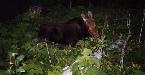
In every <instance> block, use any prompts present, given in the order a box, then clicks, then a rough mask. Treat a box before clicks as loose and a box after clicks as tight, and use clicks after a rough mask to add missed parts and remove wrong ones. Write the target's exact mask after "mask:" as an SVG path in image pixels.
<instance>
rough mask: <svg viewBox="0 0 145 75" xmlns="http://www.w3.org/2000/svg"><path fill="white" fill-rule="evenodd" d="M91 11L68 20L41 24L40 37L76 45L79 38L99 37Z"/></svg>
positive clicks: (40, 38)
mask: <svg viewBox="0 0 145 75" xmlns="http://www.w3.org/2000/svg"><path fill="white" fill-rule="evenodd" d="M96 28H97V27H96V23H95V21H94V19H93V15H92V12H91V11H88V13H82V14H81V17H75V18H73V19H71V20H69V21H66V22H61V23H60V22H57V23H47V24H43V25H40V26H39V30H38V39H39V40H41V41H42V40H43V41H44V40H45V41H46V40H47V41H52V42H54V43H59V44H65V45H72V46H73V45H75V44H76V43H77V41H78V40H80V39H83V38H85V37H89V36H92V37H94V38H98V37H99V33H98V31H97V29H96Z"/></svg>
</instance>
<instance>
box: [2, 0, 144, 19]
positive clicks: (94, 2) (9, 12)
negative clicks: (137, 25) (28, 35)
mask: <svg viewBox="0 0 145 75" xmlns="http://www.w3.org/2000/svg"><path fill="white" fill-rule="evenodd" d="M70 3H71V7H77V6H84V7H85V8H96V7H103V8H131V9H138V10H139V9H142V8H143V6H144V0H1V1H0V21H6V20H9V19H12V18H14V17H16V16H17V15H18V14H21V13H23V12H24V11H26V9H28V8H29V7H30V6H32V5H42V6H45V7H47V8H49V9H53V8H56V7H63V8H70Z"/></svg>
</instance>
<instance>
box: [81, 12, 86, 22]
mask: <svg viewBox="0 0 145 75" xmlns="http://www.w3.org/2000/svg"><path fill="white" fill-rule="evenodd" d="M81 17H82V18H83V20H84V21H86V15H85V14H84V13H82V14H81Z"/></svg>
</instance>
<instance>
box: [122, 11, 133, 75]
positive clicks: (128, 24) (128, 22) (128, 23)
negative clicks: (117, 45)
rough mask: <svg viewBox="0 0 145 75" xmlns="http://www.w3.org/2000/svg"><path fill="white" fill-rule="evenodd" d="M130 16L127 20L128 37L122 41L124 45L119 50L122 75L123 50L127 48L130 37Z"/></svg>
mask: <svg viewBox="0 0 145 75" xmlns="http://www.w3.org/2000/svg"><path fill="white" fill-rule="evenodd" d="M130 22H131V21H130V14H129V19H128V20H127V27H128V29H129V31H128V36H127V38H126V40H124V44H123V47H122V49H121V60H120V72H121V73H120V74H121V75H123V68H124V66H123V65H124V56H125V48H126V46H127V43H128V40H129V39H130V37H131V31H130Z"/></svg>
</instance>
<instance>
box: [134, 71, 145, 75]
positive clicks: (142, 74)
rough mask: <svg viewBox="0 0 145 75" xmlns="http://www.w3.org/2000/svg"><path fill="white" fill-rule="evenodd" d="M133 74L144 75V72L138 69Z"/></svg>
mask: <svg viewBox="0 0 145 75" xmlns="http://www.w3.org/2000/svg"><path fill="white" fill-rule="evenodd" d="M134 75H145V72H143V71H140V70H136V71H135V73H134Z"/></svg>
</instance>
